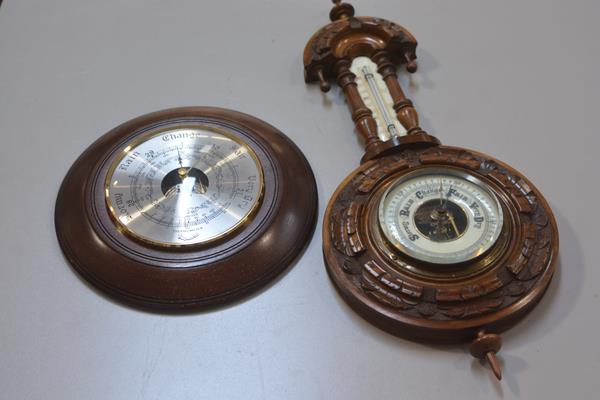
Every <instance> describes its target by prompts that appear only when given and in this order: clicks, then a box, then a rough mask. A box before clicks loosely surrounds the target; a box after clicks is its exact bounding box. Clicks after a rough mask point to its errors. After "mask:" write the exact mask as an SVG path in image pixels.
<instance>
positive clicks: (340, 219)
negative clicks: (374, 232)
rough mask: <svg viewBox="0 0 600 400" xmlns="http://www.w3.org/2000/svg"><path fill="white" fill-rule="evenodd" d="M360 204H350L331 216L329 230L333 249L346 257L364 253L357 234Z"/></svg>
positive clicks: (361, 242) (363, 247)
mask: <svg viewBox="0 0 600 400" xmlns="http://www.w3.org/2000/svg"><path fill="white" fill-rule="evenodd" d="M361 210H362V204H358V203H355V202H352V203H350V205H349V206H348V208H345V209H342V210H341V211H339V212H338V213H335V214H333V215H332V216H331V220H330V221H329V228H330V234H331V240H332V242H333V245H334V247H335V248H336V249H337V250H338V251H340V252H341V253H343V254H344V255H346V256H349V257H354V256H356V255H357V254H359V253H362V252H363V251H365V246H364V244H363V241H362V239H361V238H360V234H359V232H358V221H359V218H360V213H361Z"/></svg>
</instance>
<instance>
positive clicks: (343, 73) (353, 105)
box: [335, 60, 381, 151]
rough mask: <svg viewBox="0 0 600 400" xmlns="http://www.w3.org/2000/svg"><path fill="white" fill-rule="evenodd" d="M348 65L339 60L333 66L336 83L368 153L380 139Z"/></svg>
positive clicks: (344, 61)
mask: <svg viewBox="0 0 600 400" xmlns="http://www.w3.org/2000/svg"><path fill="white" fill-rule="evenodd" d="M350 65H351V64H350V61H348V60H340V61H338V62H337V63H336V64H335V71H336V75H337V83H338V85H340V87H341V88H342V90H343V91H344V95H345V96H346V100H347V101H348V106H349V107H350V112H351V113H352V120H353V121H354V124H355V125H356V129H357V130H358V132H359V133H360V134H361V135H362V137H363V138H364V139H365V149H366V150H367V151H369V149H370V148H371V147H373V146H376V145H378V144H380V143H381V139H379V136H378V135H377V122H376V121H375V118H373V113H372V112H371V110H370V109H369V108H368V107H367V106H366V105H365V103H364V102H363V100H362V98H361V97H360V93H359V92H358V87H357V85H356V75H354V73H352V71H350Z"/></svg>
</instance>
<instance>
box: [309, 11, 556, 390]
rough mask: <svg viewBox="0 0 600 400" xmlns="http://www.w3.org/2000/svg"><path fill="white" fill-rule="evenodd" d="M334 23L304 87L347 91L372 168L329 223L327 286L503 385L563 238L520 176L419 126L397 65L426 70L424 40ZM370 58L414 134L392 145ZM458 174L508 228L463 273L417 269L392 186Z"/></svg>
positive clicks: (384, 28) (343, 17)
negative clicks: (391, 237)
mask: <svg viewBox="0 0 600 400" xmlns="http://www.w3.org/2000/svg"><path fill="white" fill-rule="evenodd" d="M333 3H335V5H334V7H333V9H332V10H331V12H330V19H331V23H329V24H328V25H325V26H324V27H322V28H321V29H320V30H318V31H317V32H316V33H315V34H314V35H313V36H312V37H311V38H310V40H309V41H308V43H307V45H306V47H305V49H304V57H303V61H304V78H305V81H306V82H307V83H312V82H319V84H320V87H321V90H322V91H323V92H327V91H329V89H330V81H332V80H335V81H336V82H337V84H338V85H339V86H340V88H341V89H342V93H343V94H344V96H345V98H346V101H347V104H348V107H349V109H350V112H351V116H352V120H353V121H354V124H355V127H356V131H357V132H358V133H359V134H360V136H361V138H362V139H363V141H364V144H365V154H364V156H363V158H362V160H361V162H362V165H361V166H360V167H359V168H357V169H356V170H355V171H354V172H352V173H351V174H350V175H349V176H348V177H347V178H346V179H345V180H344V181H343V182H342V183H341V185H340V186H339V187H338V189H337V190H336V192H335V193H334V194H333V197H332V198H331V201H330V202H329V204H328V206H327V209H326V212H325V217H324V221H323V254H324V258H325V263H326V266H327V271H328V273H329V276H330V277H331V279H332V280H333V282H334V283H335V286H336V287H337V289H338V290H339V292H340V293H341V295H342V296H343V298H344V299H345V300H346V301H347V302H348V304H349V305H350V306H351V307H352V308H353V309H354V310H356V311H357V312H358V313H359V314H360V315H362V316H363V317H364V318H366V319H367V320H369V321H370V322H372V323H373V324H375V325H377V326H379V327H380V328H382V329H384V330H386V331H388V332H391V333H393V334H395V335H398V336H403V337H406V338H409V339H413V340H417V341H421V342H434V343H456V342H465V341H472V345H471V354H473V355H474V356H475V357H477V358H481V359H486V360H487V361H488V362H489V363H490V365H491V366H492V369H493V371H494V373H495V374H496V376H497V377H498V378H499V379H500V378H501V371H500V367H499V364H498V362H497V360H496V358H495V357H494V354H495V353H496V352H497V351H498V350H499V349H500V344H501V340H500V337H499V336H498V335H497V333H498V332H500V331H502V330H504V329H507V328H508V327H510V326H512V325H513V324H514V323H516V322H517V321H518V320H519V319H520V318H521V317H522V316H523V315H524V314H525V313H527V312H528V311H529V310H531V309H532V308H533V307H534V305H535V304H536V303H537V302H538V301H539V299H540V298H541V297H542V295H543V294H544V292H545V290H546V288H547V287H548V284H549V282H550V280H551V278H552V275H553V273H554V269H555V264H556V260H557V257H558V230H557V226H556V221H555V219H554V217H553V215H552V211H551V209H550V207H549V206H548V203H547V202H546V200H545V199H544V198H543V196H542V194H541V193H540V192H539V191H538V190H537V189H536V188H535V187H534V186H533V184H532V183H531V182H530V181H529V180H528V179H527V178H526V177H525V176H523V175H522V174H521V173H519V172H518V171H516V170H515V169H514V168H511V167H510V166H508V165H506V164H504V163H502V162H501V161H499V160H497V159H495V158H493V157H490V156H487V155H485V154H482V153H479V152H475V151H472V150H468V149H464V148H459V147H448V146H442V145H441V144H440V141H439V140H438V139H437V138H435V137H434V136H431V135H429V134H427V133H426V132H425V131H424V130H423V129H421V127H420V125H419V117H418V114H417V111H416V109H415V108H414V106H413V104H412V102H411V101H410V100H409V99H407V98H406V96H405V94H404V92H403V90H402V88H401V87H400V84H399V82H398V78H397V72H396V68H397V66H404V67H405V68H406V70H407V71H408V72H410V73H414V72H415V71H416V70H417V64H416V62H415V60H416V47H417V41H416V39H415V38H414V36H413V35H412V34H411V33H410V32H409V31H408V30H407V29H405V28H404V27H402V26H400V25H397V24H395V23H393V22H390V21H387V20H385V19H382V18H375V17H355V16H354V7H353V6H352V5H350V4H347V3H342V2H341V1H340V0H334V1H333ZM357 57H368V58H369V59H370V60H371V61H372V62H373V63H374V65H375V66H376V68H377V73H378V74H380V75H381V79H382V80H383V83H384V86H385V89H386V90H387V91H388V93H389V97H390V99H391V101H392V105H391V106H392V109H393V111H394V112H395V118H397V120H398V121H399V122H400V123H401V124H402V126H403V127H404V128H405V130H406V134H405V135H398V136H392V138H391V139H389V140H382V139H381V138H380V137H379V135H378V130H377V126H378V125H377V123H378V121H377V120H376V118H375V117H374V113H373V112H372V110H371V109H370V108H369V106H367V105H366V103H365V101H364V100H363V98H362V97H361V93H360V92H359V89H358V85H357V76H356V75H355V74H354V73H353V72H352V70H351V65H352V61H353V59H354V58H357ZM427 168H431V169H438V170H439V169H440V168H441V169H452V170H459V171H460V172H462V173H466V174H468V175H472V176H473V177H475V178H477V179H478V180H479V181H481V182H483V183H485V184H486V186H487V187H488V189H489V190H490V191H491V192H493V193H494V194H495V197H497V198H498V200H499V202H500V204H501V208H502V211H503V213H502V214H503V216H504V218H503V228H502V232H501V234H500V237H499V238H498V240H497V241H496V242H495V243H494V245H493V246H492V248H490V249H489V250H488V251H487V252H486V253H485V254H483V255H481V256H480V257H477V258H475V259H473V260H469V261H467V262H464V263H462V264H460V265H456V266H455V268H454V269H452V268H447V267H440V266H439V265H437V266H436V265H430V264H428V263H426V262H423V261H418V260H416V259H411V258H410V257H409V256H407V255H406V254H404V253H402V252H401V251H398V250H397V249H393V248H392V247H391V246H389V245H387V244H386V241H385V239H384V238H382V235H381V232H380V230H379V226H378V224H377V209H378V204H379V203H380V200H381V198H382V196H383V194H384V192H385V191H386V189H387V188H388V187H390V185H391V184H393V182H395V181H399V180H400V179H401V178H402V177H403V176H405V175H406V174H409V173H412V172H414V171H416V170H419V169H427Z"/></svg>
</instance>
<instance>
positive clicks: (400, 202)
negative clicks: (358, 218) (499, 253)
mask: <svg viewBox="0 0 600 400" xmlns="http://www.w3.org/2000/svg"><path fill="white" fill-rule="evenodd" d="M502 223H503V216H502V208H501V206H500V203H499V202H498V199H497V198H496V196H495V195H494V194H493V193H492V192H491V191H490V190H488V189H487V188H486V185H485V184H484V183H483V182H481V181H480V180H479V179H477V178H475V177H474V176H471V175H468V174H466V173H463V172H459V171H455V170H449V169H439V170H432V169H425V170H422V171H418V172H417V173H414V174H411V175H408V176H407V177H403V178H400V179H399V180H398V181H396V182H395V183H393V184H392V186H391V187H390V188H389V189H388V190H387V191H386V192H385V194H384V196H383V198H382V200H381V202H380V205H379V225H380V228H381V231H382V232H383V234H384V235H385V237H386V238H387V240H388V241H389V242H390V243H391V244H392V245H393V246H395V247H396V248H397V249H398V250H400V251H402V252H404V253H405V254H407V255H409V256H411V257H413V258H415V259H417V260H421V261H425V262H430V263H436V264H454V263H461V262H465V261H468V260H472V259H474V258H476V257H478V256H479V255H481V254H483V253H485V252H486V251H487V250H488V249H490V248H491V247H492V245H493V244H494V243H495V242H496V240H497V239H498V237H499V235H500V232H501V230H502Z"/></svg>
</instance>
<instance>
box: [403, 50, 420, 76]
mask: <svg viewBox="0 0 600 400" xmlns="http://www.w3.org/2000/svg"><path fill="white" fill-rule="evenodd" d="M404 58H405V59H406V70H407V71H408V72H410V73H411V74H414V73H415V72H417V68H418V67H417V62H416V61H415V59H414V58H413V55H412V54H411V53H410V52H406V53H404Z"/></svg>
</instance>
